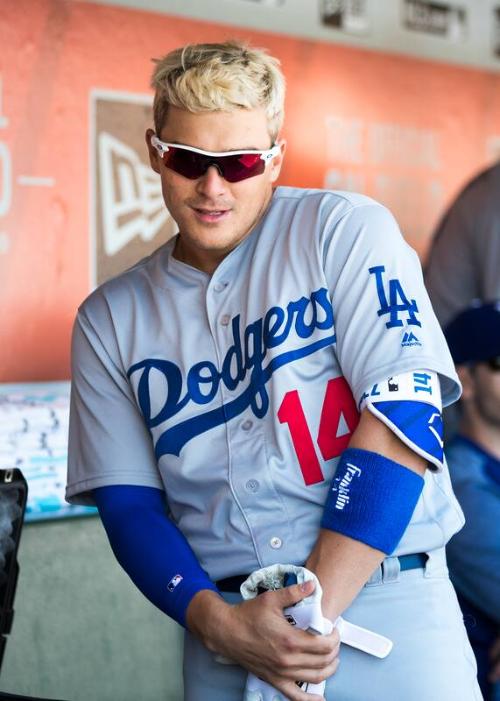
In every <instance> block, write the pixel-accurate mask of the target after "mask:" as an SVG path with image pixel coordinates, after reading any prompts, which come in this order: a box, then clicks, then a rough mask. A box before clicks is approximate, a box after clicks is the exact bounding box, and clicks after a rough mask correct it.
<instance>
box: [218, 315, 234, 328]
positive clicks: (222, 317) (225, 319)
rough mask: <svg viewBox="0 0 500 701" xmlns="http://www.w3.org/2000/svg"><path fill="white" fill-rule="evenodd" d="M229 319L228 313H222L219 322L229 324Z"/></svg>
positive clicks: (224, 324) (223, 324)
mask: <svg viewBox="0 0 500 701" xmlns="http://www.w3.org/2000/svg"><path fill="white" fill-rule="evenodd" d="M230 321H231V317H230V316H229V314H224V316H221V318H220V323H221V324H222V326H229V322H230Z"/></svg>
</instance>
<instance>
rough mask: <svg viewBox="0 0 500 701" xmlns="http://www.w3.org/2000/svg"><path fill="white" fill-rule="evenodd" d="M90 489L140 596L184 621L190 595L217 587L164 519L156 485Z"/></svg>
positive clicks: (109, 535)
mask: <svg viewBox="0 0 500 701" xmlns="http://www.w3.org/2000/svg"><path fill="white" fill-rule="evenodd" d="M93 495H94V498H95V502H96V505H97V508H98V510H99V515H100V517H101V520H102V522H103V524H104V528H105V529H106V533H107V535H108V538H109V542H110V545H111V547H112V549H113V552H114V554H115V557H116V559H117V560H118V562H119V563H120V565H121V566H122V567H123V569H124V570H125V572H126V573H127V574H128V575H129V577H130V578H131V579H132V581H133V582H134V584H135V585H136V586H137V587H138V588H139V589H140V590H141V592H142V593H143V594H144V596H146V597H147V598H148V599H149V600H150V601H151V602H152V603H153V604H155V606H157V607H158V608H159V609H161V610H162V611H163V612H164V613H166V614H167V615H168V616H170V617H171V618H173V619H175V620H176V621H177V622H178V623H180V624H181V625H182V626H184V627H186V610H187V607H188V605H189V603H190V601H191V599H192V598H193V596H194V595H195V594H196V593H197V592H199V591H201V590H202V589H211V590H213V591H217V587H216V586H215V584H214V583H213V582H212V581H211V580H210V579H209V577H208V575H207V573H206V572H205V571H204V570H203V569H202V568H201V566H200V564H199V562H198V560H197V559H196V556H195V554H194V553H193V551H192V550H191V546H190V545H189V543H188V542H187V540H186V538H185V537H184V536H183V534H182V533H181V531H180V530H179V529H178V528H177V526H176V525H175V524H174V523H172V521H171V520H170V519H169V517H168V515H167V512H166V502H165V496H164V494H163V492H162V491H161V489H155V488H153V487H136V486H132V485H113V486H110V487H99V488H98V489H94V491H93Z"/></svg>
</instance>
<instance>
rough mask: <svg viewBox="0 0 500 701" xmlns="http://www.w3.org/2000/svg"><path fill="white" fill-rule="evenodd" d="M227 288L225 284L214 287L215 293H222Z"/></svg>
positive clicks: (217, 283) (217, 284) (219, 283)
mask: <svg viewBox="0 0 500 701" xmlns="http://www.w3.org/2000/svg"><path fill="white" fill-rule="evenodd" d="M225 287H226V285H225V284H224V283H223V282H216V283H215V285H214V292H222V290H223V289H224V288H225Z"/></svg>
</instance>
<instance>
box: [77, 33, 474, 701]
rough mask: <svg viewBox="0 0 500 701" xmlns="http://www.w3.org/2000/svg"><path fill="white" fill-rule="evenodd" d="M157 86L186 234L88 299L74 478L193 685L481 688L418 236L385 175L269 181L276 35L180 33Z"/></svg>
mask: <svg viewBox="0 0 500 701" xmlns="http://www.w3.org/2000/svg"><path fill="white" fill-rule="evenodd" d="M153 87H154V89H155V101H154V126H155V128H154V130H153V129H148V131H147V133H146V143H147V147H148V150H149V157H150V162H151V166H152V168H153V170H155V171H156V172H157V173H158V174H159V175H160V177H161V183H162V190H163V196H164V200H165V204H166V206H167V208H168V210H169V212H170V214H171V215H172V217H173V218H174V219H175V221H176V222H177V225H178V228H179V231H178V234H177V235H176V236H175V237H174V238H173V239H172V240H170V241H167V242H166V243H165V244H164V245H163V246H161V247H160V248H159V249H158V250H157V251H156V252H155V253H153V254H152V255H151V256H150V257H148V258H147V259H145V260H143V261H141V262H139V263H138V264H137V265H135V266H134V267H133V268H131V269H130V270H128V271H126V272H125V273H123V274H121V275H119V276H117V277H116V278H114V279H112V280H110V281H108V282H106V283H105V284H103V285H101V287H99V288H98V289H97V290H96V291H95V292H94V293H93V294H92V295H90V297H89V298H88V299H87V300H86V301H85V302H84V304H83V305H82V306H81V308H80V310H79V313H78V317H77V320H76V323H75V328H74V335H73V385H72V407H71V421H70V459H69V476H68V487H67V497H68V499H69V500H70V501H72V502H74V503H86V504H89V503H95V504H97V506H98V509H99V513H100V516H101V518H102V521H103V523H104V526H105V528H106V531H107V534H108V537H109V540H110V543H111V546H112V548H113V550H114V552H115V555H116V557H117V559H118V560H119V562H120V563H121V565H122V566H123V568H124V569H125V570H126V571H127V573H128V574H129V575H130V577H131V578H132V580H133V581H134V582H135V584H136V585H137V586H138V587H139V589H140V590H141V591H142V592H143V593H144V594H145V595H146V596H147V597H148V598H149V599H150V600H151V601H152V602H153V603H154V604H156V606H158V607H159V608H160V609H161V610H162V611H164V612H165V613H166V614H168V615H169V616H172V617H173V618H174V619H175V620H177V621H178V622H179V623H180V624H181V625H183V626H184V627H185V628H186V637H185V656H184V659H185V663H184V688H185V698H186V699H187V700H188V701H198V700H201V699H203V700H204V701H207V700H208V701H237V700H238V701H239V700H240V699H242V698H245V699H246V700H247V701H276V700H281V699H291V700H292V701H315V700H317V699H320V698H323V696H322V695H324V697H325V698H326V699H339V700H341V701H345V700H347V699H353V700H356V701H368V699H370V700H371V699H384V701H386V700H388V701H401V699H405V701H422V699H426V701H433V700H434V699H435V700H436V701H437V699H440V700H441V699H453V701H473V700H475V699H480V694H479V691H478V688H477V683H476V681H475V667H474V662H473V659H472V657H471V652H470V648H469V646H468V642H467V637H466V634H465V630H464V627H463V623H462V620H461V617H460V612H459V609H458V606H457V602H456V597H455V595H454V592H453V589H452V587H451V584H450V582H449V579H448V576H447V568H446V560H445V554H444V545H445V543H446V541H447V540H448V539H449V537H450V536H451V535H452V534H453V533H454V532H456V531H457V530H458V529H459V528H460V526H461V525H462V522H463V520H462V514H461V511H460V509H459V507H458V504H457V503H456V501H455V498H454V496H453V493H452V491H451V487H450V482H449V476H448V472H447V467H446V464H445V462H444V459H443V451H442V441H441V435H440V432H441V396H442V398H443V401H444V403H445V404H446V403H449V402H452V401H454V400H455V399H456V398H457V397H458V394H459V384H458V380H457V378H456V375H455V371H454V368H453V363H452V361H451V358H450V357H449V354H448V351H447V348H446V345H445V343H444V340H443V338H442V335H441V331H440V329H439V326H438V324H437V322H436V320H435V318H434V315H433V313H432V309H431V307H430V304H429V301H428V298H427V295H426V293H425V290H424V287H423V284H422V278H421V273H420V268H419V265H418V259H417V257H416V255H415V253H414V252H413V251H412V250H411V249H410V248H409V247H408V246H407V245H406V243H405V242H404V240H403V239H402V237H401V234H400V232H399V230H398V227H397V225H396V223H395V221H394V219H393V217H392V216H391V215H390V213H389V212H388V211H387V210H386V209H385V208H384V207H382V206H381V205H379V204H378V203H376V202H374V201H373V200H371V199H369V198H367V197H363V196H361V195H356V194H352V193H345V192H337V193H335V192H328V191H324V190H303V189H297V188H291V187H275V183H276V181H277V179H278V176H279V173H280V169H281V165H282V162H283V157H284V154H285V142H284V140H283V139H281V138H280V130H281V126H282V122H283V109H284V92H285V90H284V79H283V76H282V74H281V71H280V69H279V63H278V61H277V60H276V59H274V58H272V57H270V56H269V55H268V54H267V53H266V52H265V51H263V50H259V49H255V48H251V47H249V46H246V45H244V44H241V43H238V42H226V43H223V44H200V45H191V46H186V47H183V48H181V49H177V50H175V51H172V52H171V53H169V54H167V56H165V57H164V58H162V59H161V60H159V61H157V64H156V68H155V71H154V74H153ZM290 576H295V577H296V580H297V582H298V583H296V584H290V582H293V581H294V580H293V579H290ZM245 580H246V583H245V584H243V586H242V590H241V591H242V593H243V594H245V596H246V597H249V598H248V599H246V600H242V595H241V593H240V586H241V585H242V583H243V582H245ZM259 584H260V585H261V587H263V588H264V589H267V591H264V592H263V593H261V594H260V595H259V596H255V597H253V595H254V594H256V593H257V592H258V591H260V589H259ZM288 584H290V585H289V586H286V585H288ZM284 585H285V586H284ZM273 589H274V591H273ZM321 591H322V593H323V597H322V600H321V596H320V594H321ZM252 597H253V598H252ZM284 614H285V615H284ZM341 614H342V616H344V615H345V619H346V620H347V621H348V624H349V625H351V628H350V629H349V625H348V624H344V623H343V622H342V625H341V619H339V616H340V615H341ZM332 622H334V629H333V632H328V631H329V630H330V629H331V627H332ZM290 623H293V624H295V625H293V626H291V625H290ZM353 626H354V627H353ZM355 626H361V627H362V628H364V629H368V631H370V632H366V633H365V634H364V635H365V638H363V637H362V636H361V637H359V635H360V631H359V628H356V627H355ZM348 630H351V631H355V632H356V635H357V636H358V637H356V635H354V637H353V636H352V635H351V636H349V635H347V634H346V631H348ZM311 631H313V632H316V633H320V635H311ZM321 633H322V634H321ZM339 636H340V637H341V639H342V640H343V641H344V642H346V643H349V644H346V645H342V647H341V651H340V659H341V665H340V667H339V668H338V670H337V665H338V655H339ZM377 636H384V637H383V638H380V637H377ZM387 639H389V641H390V642H389V641H388V640H387ZM363 640H364V643H363ZM381 641H382V643H381ZM384 641H385V642H384ZM391 644H392V646H393V647H392V651H391V652H390V653H389V650H390V647H391ZM382 648H383V650H382ZM387 653H389V654H388V656H387ZM381 657H385V659H379V658H381ZM325 679H327V680H328V681H327V683H326V688H325V685H324V683H323V682H324V680H325Z"/></svg>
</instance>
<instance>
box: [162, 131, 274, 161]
mask: <svg viewBox="0 0 500 701" xmlns="http://www.w3.org/2000/svg"><path fill="white" fill-rule="evenodd" d="M151 145H152V146H153V147H154V148H155V149H156V150H157V151H158V153H159V154H160V156H163V154H164V153H167V151H168V150H169V147H172V148H180V149H184V150H185V151H193V152H194V153H200V154H201V155H202V156H214V157H215V158H221V157H223V156H240V155H244V154H246V153H252V154H257V153H258V154H259V155H260V157H261V159H262V160H263V161H264V163H265V164H266V166H267V164H268V163H270V162H271V160H272V159H273V158H276V156H277V155H278V154H279V152H280V150H281V149H280V146H279V144H275V145H274V146H271V148H269V149H267V150H265V151H260V150H255V149H253V150H252V149H248V150H246V151H204V150H203V149H201V148H195V147H194V146H186V145H185V144H171V143H168V142H166V141H161V140H160V139H159V138H158V137H157V136H156V134H153V136H152V137H151Z"/></svg>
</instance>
